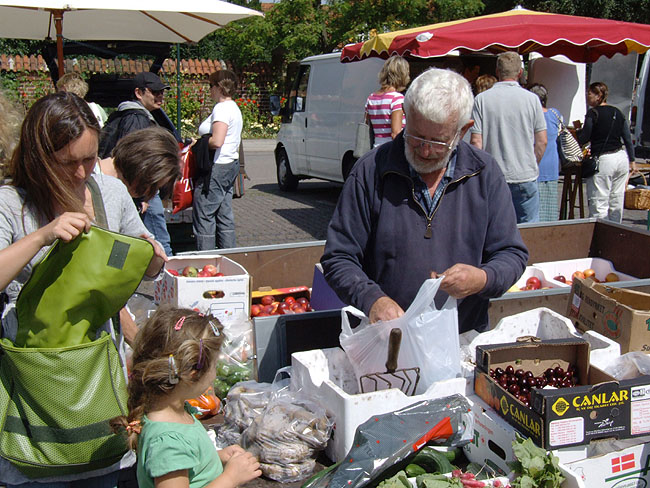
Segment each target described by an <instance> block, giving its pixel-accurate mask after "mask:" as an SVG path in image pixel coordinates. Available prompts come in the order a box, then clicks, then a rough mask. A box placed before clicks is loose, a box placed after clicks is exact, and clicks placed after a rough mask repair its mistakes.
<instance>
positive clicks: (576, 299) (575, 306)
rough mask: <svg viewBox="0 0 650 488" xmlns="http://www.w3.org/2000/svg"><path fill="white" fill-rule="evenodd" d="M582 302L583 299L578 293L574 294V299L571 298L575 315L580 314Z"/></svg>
mask: <svg viewBox="0 0 650 488" xmlns="http://www.w3.org/2000/svg"><path fill="white" fill-rule="evenodd" d="M581 302H582V299H581V298H580V297H579V296H578V294H577V293H576V294H575V295H573V299H572V300H571V310H572V311H573V312H574V314H575V316H576V317H577V316H578V311H579V310H580V303H581Z"/></svg>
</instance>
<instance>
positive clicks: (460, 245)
mask: <svg viewBox="0 0 650 488" xmlns="http://www.w3.org/2000/svg"><path fill="white" fill-rule="evenodd" d="M473 102H474V99H473V96H472V90H471V87H470V85H469V83H468V82H467V81H466V80H465V78H463V77H462V76H460V75H458V74H456V73H454V72H452V71H448V70H440V69H431V70H429V71H426V72H424V73H422V74H421V75H420V76H418V77H417V78H416V79H415V80H414V81H413V83H412V84H411V86H410V88H409V89H408V91H407V93H406V97H405V99H404V110H405V113H406V125H405V128H404V130H403V131H402V133H400V134H399V135H398V136H397V137H396V138H395V139H394V140H393V141H391V142H388V143H386V144H384V145H382V146H379V147H378V148H376V149H374V150H372V151H370V152H369V153H367V154H366V155H364V156H363V157H362V158H361V159H359V161H358V162H357V164H356V165H355V167H354V168H353V170H352V172H351V173H350V176H349V178H348V180H347V181H346V182H345V185H344V187H343V191H342V192H341V196H340V198H339V202H338V204H337V208H336V210H335V212H334V215H333V216H332V220H331V222H330V225H329V228H328V232H327V243H326V245H325V252H324V254H323V257H322V258H321V263H322V265H323V270H324V273H325V278H326V280H327V282H328V283H329V285H330V286H331V287H332V288H333V289H334V291H335V292H336V293H337V295H338V296H339V298H341V300H342V301H343V302H344V303H347V304H350V305H353V306H355V307H357V308H359V309H361V310H363V311H364V312H365V313H366V314H367V315H368V316H369V317H370V320H371V321H373V322H375V321H378V320H390V319H393V318H396V317H399V316H401V315H402V314H403V313H404V310H405V309H406V308H408V306H409V305H410V304H411V302H412V301H413V299H414V298H415V295H416V294H417V291H418V289H419V288H420V286H421V285H422V283H423V282H424V281H425V280H426V279H428V278H430V277H431V276H433V277H435V276H437V275H438V274H440V275H444V279H443V280H442V282H441V288H440V289H441V292H439V293H438V296H436V302H437V304H438V305H439V306H441V305H442V303H444V301H445V300H446V299H447V295H451V296H453V297H456V298H459V299H462V300H459V306H458V313H459V328H460V331H459V332H465V331H468V330H471V329H477V330H484V329H486V328H487V327H488V325H489V324H488V314H487V309H488V301H489V299H490V298H492V297H498V296H501V295H502V294H503V293H504V292H505V291H506V290H508V288H510V286H512V284H513V283H515V282H516V281H517V279H518V278H519V277H520V276H521V274H522V273H523V271H524V269H525V267H526V262H527V260H528V250H527V249H526V246H525V245H524V243H523V241H522V239H521V236H520V234H519V230H518V229H517V221H516V216H515V211H514V208H513V206H512V200H511V197H510V192H509V191H508V187H507V185H506V182H505V179H504V177H503V174H502V173H501V170H500V169H499V166H498V165H497V164H496V162H495V160H494V158H492V157H491V156H490V155H489V154H487V153H485V152H483V151H481V150H478V149H476V148H473V147H472V146H470V145H469V144H467V143H465V142H463V141H462V139H463V136H464V135H465V133H466V132H467V130H468V129H469V128H470V127H471V126H472V123H473V121H472V120H470V114H471V112H472V106H473Z"/></svg>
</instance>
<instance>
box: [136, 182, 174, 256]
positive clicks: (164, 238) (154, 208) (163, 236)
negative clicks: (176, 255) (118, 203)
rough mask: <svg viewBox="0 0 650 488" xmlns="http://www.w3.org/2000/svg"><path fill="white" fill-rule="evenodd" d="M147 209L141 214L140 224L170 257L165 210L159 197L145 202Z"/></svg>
mask: <svg viewBox="0 0 650 488" xmlns="http://www.w3.org/2000/svg"><path fill="white" fill-rule="evenodd" d="M147 203H148V204H149V207H148V208H147V211H146V212H145V213H143V214H142V222H143V223H144V226H145V227H146V228H147V230H148V231H149V232H151V233H152V234H153V235H154V237H155V238H156V240H157V241H158V242H160V244H161V245H162V248H163V250H164V251H165V254H167V256H171V255H172V246H171V238H170V237H169V232H168V231H167V221H166V220H165V209H164V208H163V204H162V200H161V199H160V195H156V196H155V197H153V198H152V199H151V200H149V201H148V202H147Z"/></svg>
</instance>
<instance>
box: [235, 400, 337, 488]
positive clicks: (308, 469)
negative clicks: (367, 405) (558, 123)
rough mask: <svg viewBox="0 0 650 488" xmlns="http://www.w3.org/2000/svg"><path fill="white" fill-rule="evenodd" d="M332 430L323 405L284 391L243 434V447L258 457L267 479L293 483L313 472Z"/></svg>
mask: <svg viewBox="0 0 650 488" xmlns="http://www.w3.org/2000/svg"><path fill="white" fill-rule="evenodd" d="M331 430H332V422H331V420H330V419H329V418H328V417H327V413H326V412H325V409H324V408H323V407H322V406H321V405H319V404H318V403H316V402H315V401H313V400H312V399H311V398H310V397H308V396H307V395H305V394H304V393H302V392H301V391H289V390H288V389H281V390H279V391H277V392H276V393H275V394H274V395H273V397H272V398H271V400H270V402H269V403H268V405H267V406H266V408H265V409H264V411H263V412H262V414H261V415H258V416H256V417H255V418H254V419H253V421H252V422H251V424H250V425H249V427H248V428H247V429H246V430H245V431H244V432H243V433H242V436H241V446H242V447H243V448H244V449H246V450H248V451H250V452H252V453H253V454H254V455H256V456H257V457H258V459H259V460H260V466H261V469H262V473H263V474H264V476H266V477H267V478H270V479H273V480H276V481H280V482H282V483H289V482H293V481H298V480H302V479H305V478H307V477H309V476H310V475H311V474H312V473H313V471H314V468H315V467H316V463H315V460H314V458H315V457H316V455H317V453H318V451H321V450H323V449H325V446H326V445H327V441H328V440H329V438H330V434H331Z"/></svg>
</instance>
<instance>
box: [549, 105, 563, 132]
mask: <svg viewBox="0 0 650 488" xmlns="http://www.w3.org/2000/svg"><path fill="white" fill-rule="evenodd" d="M549 111H550V112H552V113H554V114H555V116H556V117H557V123H558V128H559V129H560V130H564V128H565V127H566V126H565V125H564V122H563V121H562V116H561V115H560V114H559V113H557V111H556V110H555V109H554V108H549Z"/></svg>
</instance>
